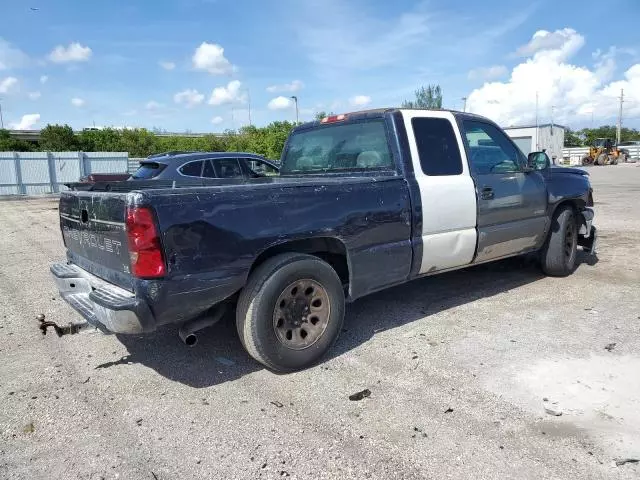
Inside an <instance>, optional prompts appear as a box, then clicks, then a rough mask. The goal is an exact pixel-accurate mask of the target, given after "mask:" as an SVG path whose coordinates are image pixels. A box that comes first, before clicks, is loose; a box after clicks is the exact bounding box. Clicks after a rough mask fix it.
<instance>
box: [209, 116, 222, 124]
mask: <svg viewBox="0 0 640 480" xmlns="http://www.w3.org/2000/svg"><path fill="white" fill-rule="evenodd" d="M223 121H224V119H223V118H222V117H213V118H212V119H211V123H213V124H214V125H220V124H221V123H222V122H223Z"/></svg>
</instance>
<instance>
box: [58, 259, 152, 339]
mask: <svg viewBox="0 0 640 480" xmlns="http://www.w3.org/2000/svg"><path fill="white" fill-rule="evenodd" d="M51 273H52V274H53V277H54V279H55V281H56V284H57V286H58V291H59V292H60V296H61V297H62V299H63V300H65V301H66V302H67V303H68V304H69V305H71V306H72V307H73V308H74V309H75V310H76V311H77V312H78V313H79V314H80V315H82V317H83V318H84V319H85V320H87V322H89V323H90V324H91V325H93V326H94V327H96V328H98V329H100V330H101V331H103V332H105V333H143V332H150V331H153V330H155V327H156V322H155V319H154V317H153V314H152V312H151V309H150V308H149V306H148V305H147V304H146V302H144V301H143V300H141V299H139V298H137V297H136V296H135V295H134V294H133V293H132V292H129V291H128V290H125V289H123V288H120V287H118V286H116V285H113V284H111V283H108V282H105V281H104V280H102V279H100V278H98V277H96V276H95V275H92V274H90V273H89V272H87V271H86V270H83V269H81V268H80V267H78V266H76V265H73V264H63V263H56V264H54V265H52V266H51Z"/></svg>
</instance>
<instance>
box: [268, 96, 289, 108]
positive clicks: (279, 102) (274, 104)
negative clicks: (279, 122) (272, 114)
mask: <svg viewBox="0 0 640 480" xmlns="http://www.w3.org/2000/svg"><path fill="white" fill-rule="evenodd" d="M267 106H268V107H269V109H270V110H284V109H287V108H291V106H293V100H291V99H290V98H287V97H276V98H274V99H272V100H271V101H270V102H269V104H268V105H267Z"/></svg>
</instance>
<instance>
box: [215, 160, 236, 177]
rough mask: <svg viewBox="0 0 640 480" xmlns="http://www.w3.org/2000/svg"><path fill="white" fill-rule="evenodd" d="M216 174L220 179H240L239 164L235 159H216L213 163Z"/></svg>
mask: <svg viewBox="0 0 640 480" xmlns="http://www.w3.org/2000/svg"><path fill="white" fill-rule="evenodd" d="M213 164H214V167H215V169H216V173H217V174H218V177H220V178H238V177H242V170H241V169H240V164H239V163H238V160H237V159H235V158H218V159H216V160H214V161H213Z"/></svg>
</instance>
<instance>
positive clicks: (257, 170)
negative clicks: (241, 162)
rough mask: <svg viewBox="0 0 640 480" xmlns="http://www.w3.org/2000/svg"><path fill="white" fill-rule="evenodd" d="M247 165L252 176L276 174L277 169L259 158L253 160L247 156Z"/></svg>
mask: <svg viewBox="0 0 640 480" xmlns="http://www.w3.org/2000/svg"><path fill="white" fill-rule="evenodd" d="M246 162H247V167H248V168H249V171H250V173H251V176H254V177H272V176H274V175H277V174H278V170H276V169H275V168H273V167H272V166H271V165H269V164H268V163H265V162H261V161H260V160H254V159H252V158H247V159H246Z"/></svg>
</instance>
